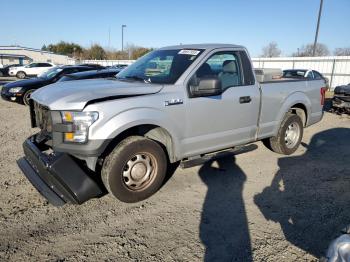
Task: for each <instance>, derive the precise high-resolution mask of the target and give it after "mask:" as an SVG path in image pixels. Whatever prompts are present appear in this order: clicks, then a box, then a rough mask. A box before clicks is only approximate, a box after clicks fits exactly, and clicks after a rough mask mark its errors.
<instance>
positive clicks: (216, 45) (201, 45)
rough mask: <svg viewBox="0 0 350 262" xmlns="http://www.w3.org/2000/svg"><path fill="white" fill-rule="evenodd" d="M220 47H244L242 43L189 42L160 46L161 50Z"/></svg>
mask: <svg viewBox="0 0 350 262" xmlns="http://www.w3.org/2000/svg"><path fill="white" fill-rule="evenodd" d="M218 48H244V47H243V46H241V45H234V44H215V43H211V44H188V45H173V46H166V47H162V48H160V50H171V49H218Z"/></svg>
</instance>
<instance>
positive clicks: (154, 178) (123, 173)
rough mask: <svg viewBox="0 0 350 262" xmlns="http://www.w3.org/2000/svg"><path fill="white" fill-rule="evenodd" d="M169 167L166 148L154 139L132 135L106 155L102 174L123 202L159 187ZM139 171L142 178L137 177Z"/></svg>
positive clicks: (141, 197)
mask: <svg viewBox="0 0 350 262" xmlns="http://www.w3.org/2000/svg"><path fill="white" fill-rule="evenodd" d="M147 159H150V161H148V160H147ZM144 162H146V164H144ZM147 163H149V165H147ZM137 165H138V166H137ZM142 166H143V167H142ZM147 166H148V167H150V168H148V167H147ZM138 167H139V168H138ZM140 170H141V171H140ZM149 170H152V171H149ZM133 171H134V176H133ZM166 171H167V157H166V154H165V152H164V150H163V148H162V147H161V146H160V145H159V144H158V143H157V142H155V141H153V140H150V139H147V138H144V137H141V136H131V137H128V138H126V139H124V140H122V141H121V142H120V143H119V144H118V145H117V146H116V147H115V148H114V150H113V151H112V152H111V153H110V154H109V155H108V156H107V157H106V159H105V161H104V163H103V166H102V170H101V177H102V181H103V184H104V185H105V187H106V189H107V190H108V192H110V193H111V194H112V195H113V196H114V197H116V198H117V199H119V200H120V201H122V202H126V203H135V202H138V201H141V200H144V199H146V198H148V197H150V196H151V195H153V194H154V193H155V192H157V191H158V189H159V188H160V187H161V186H162V183H163V181H164V179H165V176H166ZM148 172H150V173H149V175H148V176H147V174H148ZM142 173H143V176H142ZM139 175H140V176H142V178H136V179H135V177H137V176H139ZM147 177H148V179H146V180H145V181H144V182H142V184H140V185H136V184H134V185H133V184H132V183H134V182H135V183H139V182H140V181H142V180H143V179H144V178H147ZM139 180H140V181H139ZM127 183H129V185H128V184H127Z"/></svg>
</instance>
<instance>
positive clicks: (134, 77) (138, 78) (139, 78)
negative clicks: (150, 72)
mask: <svg viewBox="0 0 350 262" xmlns="http://www.w3.org/2000/svg"><path fill="white" fill-rule="evenodd" d="M117 79H132V80H136V81H142V82H145V83H151V79H150V78H148V79H146V78H143V77H140V76H124V77H117Z"/></svg>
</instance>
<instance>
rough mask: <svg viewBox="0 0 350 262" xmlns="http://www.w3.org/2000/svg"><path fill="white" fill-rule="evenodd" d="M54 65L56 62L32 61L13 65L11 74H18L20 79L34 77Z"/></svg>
mask: <svg viewBox="0 0 350 262" xmlns="http://www.w3.org/2000/svg"><path fill="white" fill-rule="evenodd" d="M54 66H55V64H53V63H48V62H45V63H30V64H28V65H24V66H16V67H11V68H10V70H9V75H10V76H16V77H17V78H20V79H24V78H26V77H27V76H32V77H33V76H37V75H40V74H42V73H44V72H45V71H47V70H49V69H50V68H52V67H54Z"/></svg>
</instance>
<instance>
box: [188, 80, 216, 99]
mask: <svg viewBox="0 0 350 262" xmlns="http://www.w3.org/2000/svg"><path fill="white" fill-rule="evenodd" d="M190 94H191V96H192V97H197V96H216V95H220V94H221V81H220V80H219V79H217V78H215V77H211V78H203V79H200V80H198V79H197V78H196V77H193V78H192V79H191V81H190Z"/></svg>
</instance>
